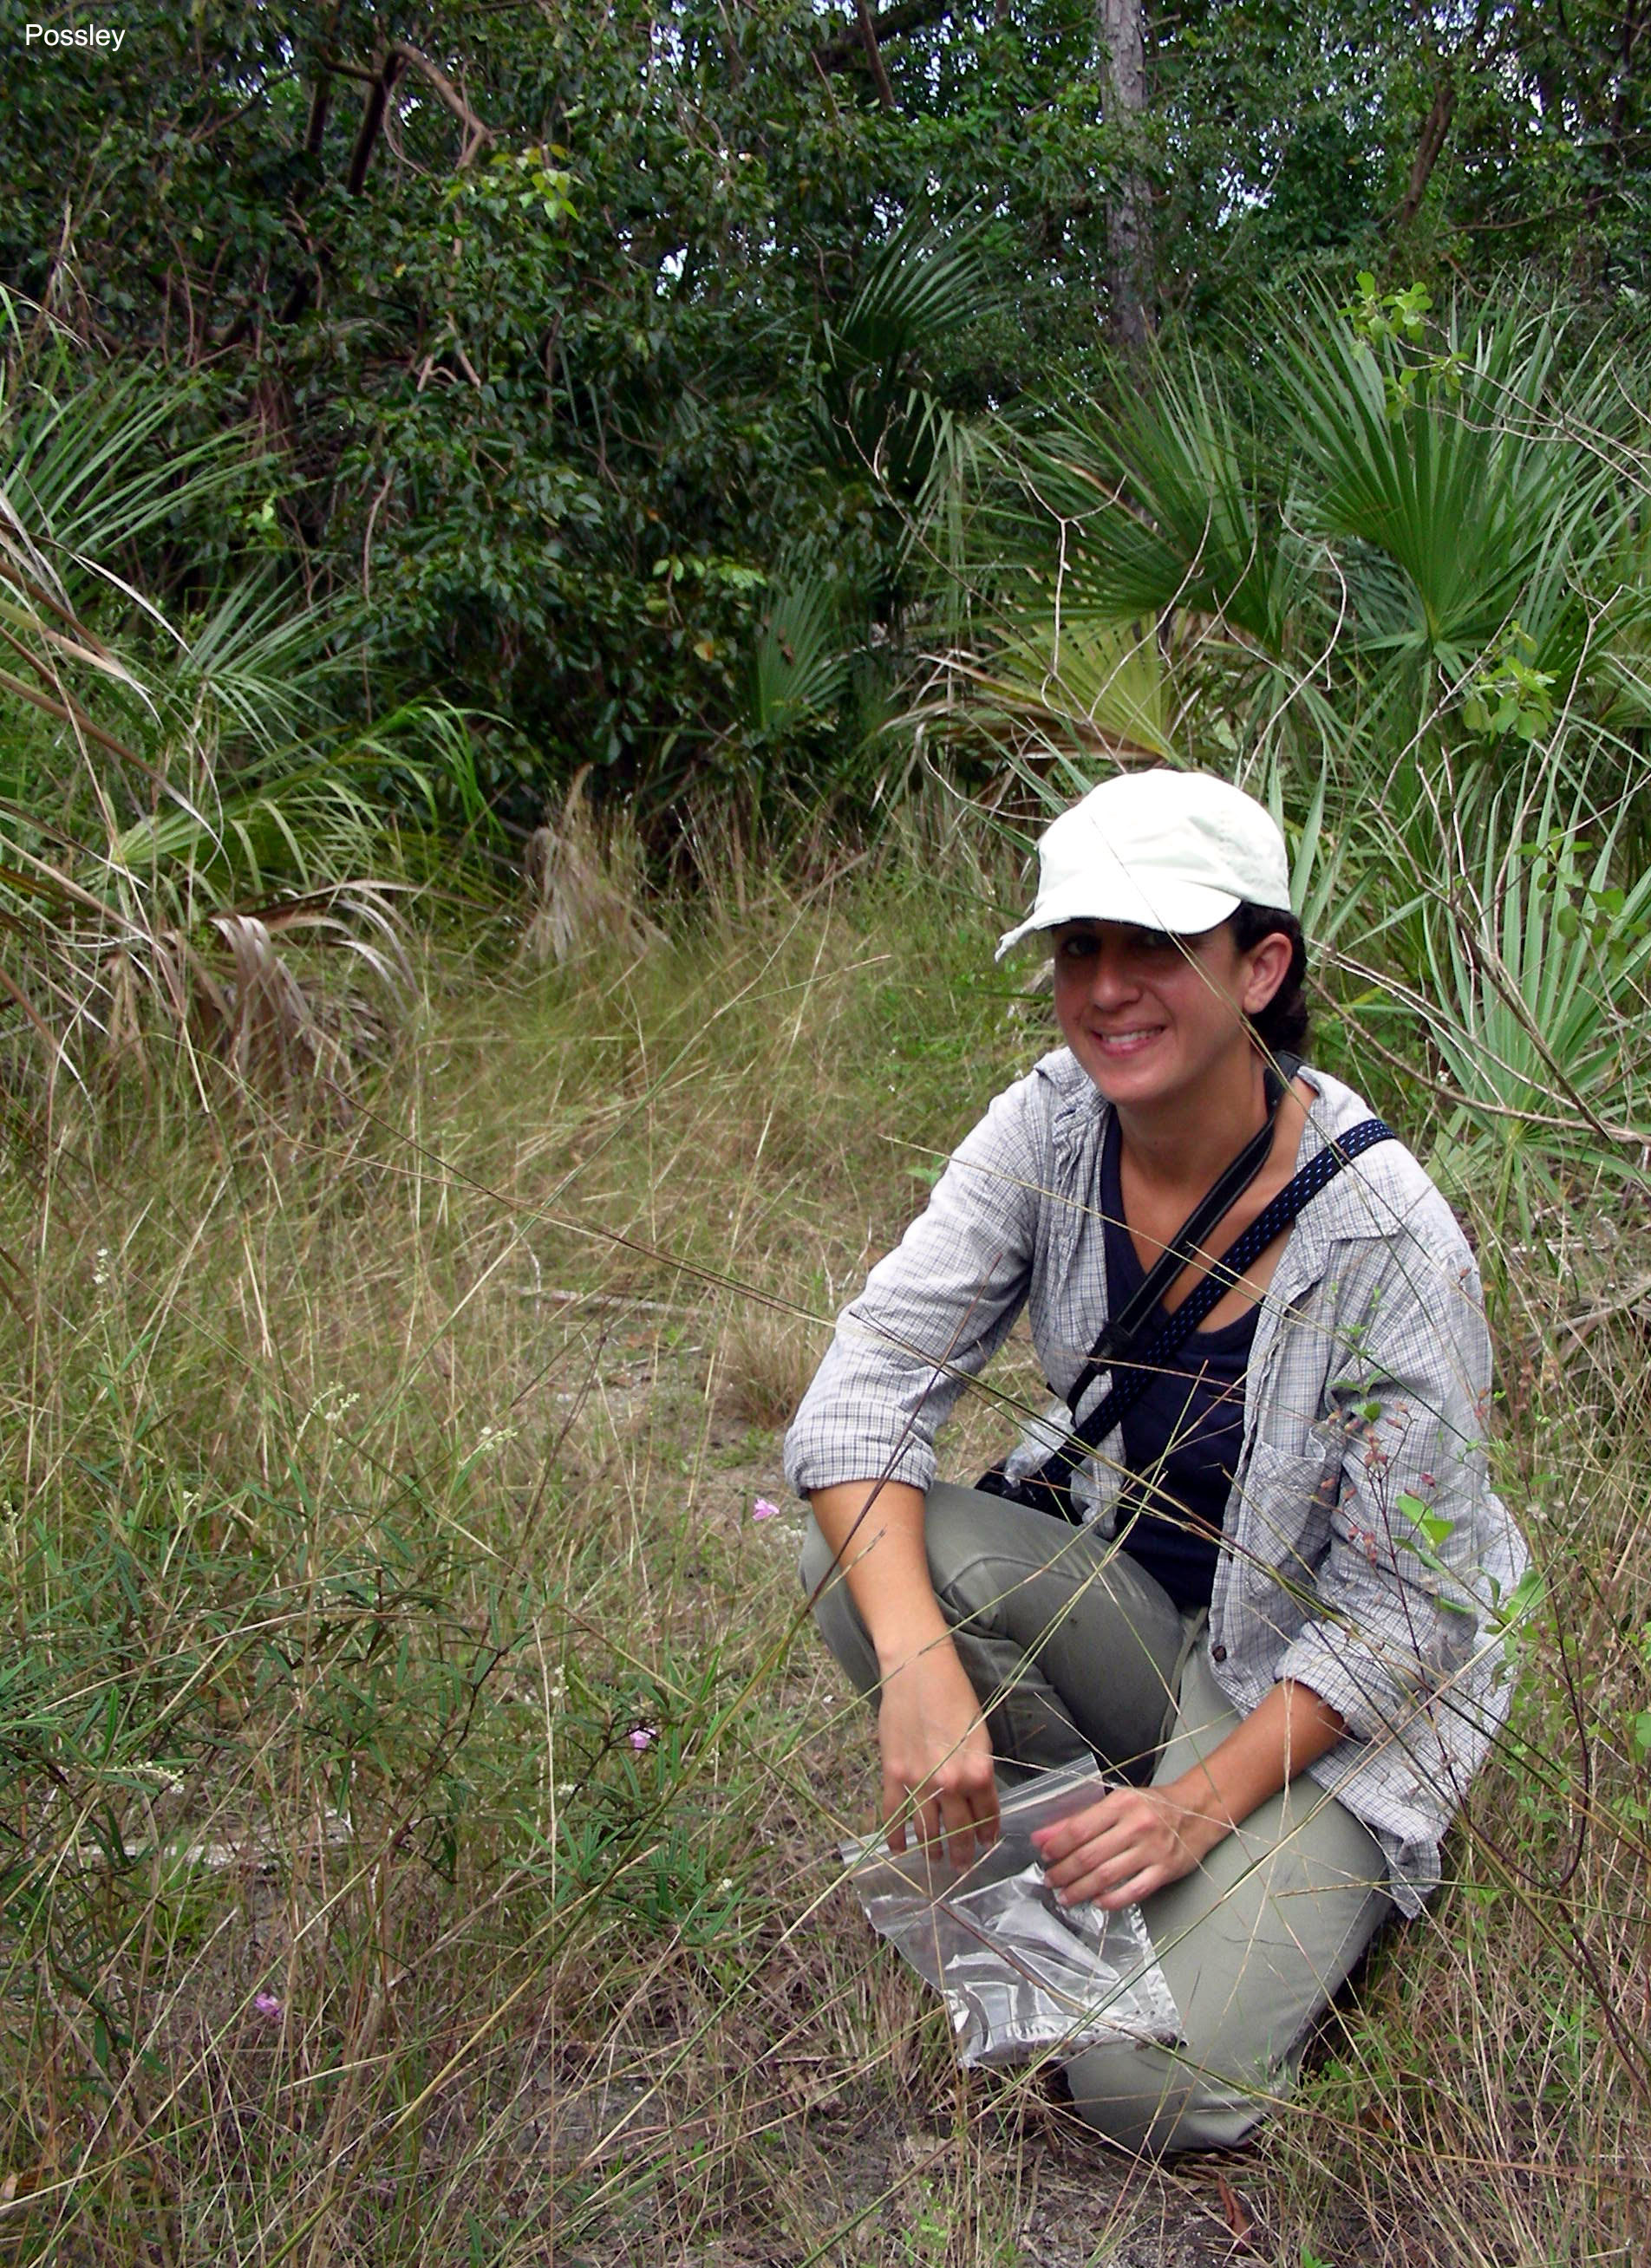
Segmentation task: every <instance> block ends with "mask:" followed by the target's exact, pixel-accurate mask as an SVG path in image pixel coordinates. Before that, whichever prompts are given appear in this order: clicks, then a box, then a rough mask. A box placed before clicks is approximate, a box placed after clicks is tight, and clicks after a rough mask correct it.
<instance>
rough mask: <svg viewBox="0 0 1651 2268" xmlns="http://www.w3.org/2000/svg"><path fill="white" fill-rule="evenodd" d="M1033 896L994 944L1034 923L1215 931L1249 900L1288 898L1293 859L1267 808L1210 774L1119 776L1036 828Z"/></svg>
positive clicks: (1271, 902) (1004, 946) (1015, 940)
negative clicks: (1014, 924) (1117, 924)
mask: <svg viewBox="0 0 1651 2268" xmlns="http://www.w3.org/2000/svg"><path fill="white" fill-rule="evenodd" d="M1037 867H1038V874H1037V899H1036V903H1035V904H1034V906H1033V908H1032V910H1031V912H1030V913H1029V914H1028V916H1027V917H1026V919H1025V920H1024V921H1023V922H1021V924H1020V925H1019V926H1018V927H1017V928H1015V929H1012V930H1011V931H1010V932H1008V934H1007V936H1006V937H1005V938H1003V939H1001V940H1000V942H999V946H998V955H997V957H998V959H999V961H1001V960H1002V958H1003V956H1004V954H1006V953H1007V951H1008V950H1009V947H1010V946H1012V945H1018V944H1019V943H1020V941H1021V939H1022V938H1023V937H1029V936H1030V935H1031V933H1032V932H1033V931H1034V930H1043V929H1058V927H1059V926H1060V924H1062V923H1063V922H1073V921H1105V922H1127V923H1129V924H1131V926H1132V927H1134V928H1138V929H1156V930H1168V931H1169V932H1171V934H1172V935H1175V936H1176V937H1188V936H1196V935H1197V934H1198V932H1200V931H1202V930H1206V929H1214V928H1215V927H1217V925H1218V924H1220V923H1221V922H1224V921H1225V920H1226V919H1227V916H1228V915H1229V914H1230V913H1231V912H1233V910H1234V909H1235V907H1237V906H1239V905H1241V904H1243V903H1246V902H1248V903H1249V904H1250V905H1257V906H1275V907H1277V908H1278V909H1279V910H1280V911H1283V912H1287V911H1288V910H1289V906H1290V860H1289V854H1288V852H1287V851H1286V849H1285V843H1284V837H1283V836H1282V835H1281V834H1280V833H1279V829H1278V828H1277V827H1276V826H1275V825H1274V823H1273V821H1272V818H1271V814H1270V813H1269V812H1267V811H1266V810H1265V809H1264V807H1263V806H1262V805H1260V804H1258V803H1257V801H1256V799H1255V798H1254V797H1253V796H1249V795H1246V794H1245V793H1244V792H1243V790H1242V788H1236V787H1233V786H1230V785H1229V784H1228V783H1227V781H1226V780H1223V779H1217V778H1215V777H1213V775H1212V774H1211V773H1209V772H1177V771H1170V770H1167V769H1165V768H1163V767H1161V766H1160V767H1158V768H1156V769H1154V770H1152V771H1146V772H1124V773H1120V774H1119V775H1118V777H1117V778H1116V779H1109V780H1103V781H1102V784H1101V785H1100V786H1099V787H1095V788H1091V789H1090V791H1089V792H1088V794H1087V796H1085V797H1084V799H1083V800H1082V802H1081V803H1075V804H1073V805H1072V808H1071V810H1070V811H1063V812H1062V813H1061V814H1060V817H1059V818H1058V819H1057V820H1055V821H1052V822H1051V823H1050V825H1049V826H1048V827H1047V828H1044V830H1043V835H1042V836H1041V837H1040V838H1039V841H1038V846H1037Z"/></svg>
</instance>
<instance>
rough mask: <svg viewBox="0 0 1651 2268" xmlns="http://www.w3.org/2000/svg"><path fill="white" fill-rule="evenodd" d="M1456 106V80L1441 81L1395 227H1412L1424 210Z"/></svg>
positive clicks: (1417, 145) (1418, 147) (1449, 77)
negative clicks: (1422, 206) (1425, 200)
mask: <svg viewBox="0 0 1651 2268" xmlns="http://www.w3.org/2000/svg"><path fill="white" fill-rule="evenodd" d="M1455 113H1456V79H1455V77H1452V76H1447V77H1444V78H1441V80H1440V82H1439V85H1438V87H1437V88H1436V89H1435V91H1434V99H1433V107H1432V108H1431V109H1430V110H1429V111H1428V113H1427V116H1426V119H1425V121H1424V122H1423V124H1422V137H1421V140H1420V141H1419V143H1418V144H1416V156H1415V158H1414V159H1413V160H1412V161H1411V178H1410V182H1409V185H1408V187H1407V188H1406V189H1405V191H1404V202H1403V203H1401V205H1400V206H1399V209H1398V211H1397V215H1396V216H1395V222H1394V225H1395V226H1396V227H1398V228H1408V227H1409V225H1410V224H1411V221H1413V220H1414V219H1415V217H1416V215H1417V213H1418V211H1419V210H1420V207H1421V202H1422V199H1423V198H1424V197H1425V196H1426V194H1427V184H1428V182H1429V181H1430V180H1432V179H1433V172H1434V166H1436V165H1437V164H1438V162H1439V152H1440V151H1441V150H1442V149H1443V148H1444V146H1445V136H1446V135H1447V134H1448V133H1449V131H1450V121H1451V119H1452V117H1453V116H1454V115H1455Z"/></svg>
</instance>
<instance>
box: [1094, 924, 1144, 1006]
mask: <svg viewBox="0 0 1651 2268" xmlns="http://www.w3.org/2000/svg"><path fill="white" fill-rule="evenodd" d="M1139 989H1140V988H1139V984H1138V983H1137V981H1136V977H1135V972H1134V969H1133V968H1132V966H1131V961H1130V956H1129V954H1128V953H1127V952H1126V951H1125V950H1124V948H1123V947H1121V946H1118V945H1117V944H1115V943H1113V942H1112V941H1110V940H1108V941H1107V942H1106V943H1104V944H1102V946H1100V947H1099V949H1098V950H1097V952H1096V954H1095V959H1094V960H1093V961H1092V962H1091V963H1090V968H1089V998H1090V999H1091V1001H1092V1002H1094V1003H1095V1005H1097V1006H1102V1007H1104V1006H1109V1005H1112V1004H1113V1003H1115V1002H1117V1001H1119V1000H1128V999H1130V998H1132V997H1133V996H1134V994H1135V993H1136V992H1137V991H1139Z"/></svg>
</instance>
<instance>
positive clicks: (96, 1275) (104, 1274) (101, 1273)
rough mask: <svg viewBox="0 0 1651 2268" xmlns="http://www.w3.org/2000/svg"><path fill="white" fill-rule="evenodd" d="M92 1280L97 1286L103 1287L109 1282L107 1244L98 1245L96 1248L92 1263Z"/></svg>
mask: <svg viewBox="0 0 1651 2268" xmlns="http://www.w3.org/2000/svg"><path fill="white" fill-rule="evenodd" d="M108 1280H109V1248H108V1246H107V1244H100V1245H99V1247H98V1249H97V1256H96V1257H95V1259H94V1260H93V1262H92V1282H93V1283H94V1284H96V1285H105V1284H107V1282H108Z"/></svg>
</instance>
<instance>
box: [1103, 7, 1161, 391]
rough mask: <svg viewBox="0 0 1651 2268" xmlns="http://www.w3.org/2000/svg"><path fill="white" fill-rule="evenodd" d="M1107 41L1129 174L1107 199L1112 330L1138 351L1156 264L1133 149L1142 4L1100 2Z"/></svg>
mask: <svg viewBox="0 0 1651 2268" xmlns="http://www.w3.org/2000/svg"><path fill="white" fill-rule="evenodd" d="M1096 6H1097V11H1098V14H1099V18H1100V25H1101V37H1102V40H1104V41H1105V43H1106V74H1107V77H1106V90H1107V91H1106V115H1107V118H1108V121H1109V122H1110V123H1112V124H1115V125H1117V127H1118V128H1120V129H1121V130H1122V133H1123V135H1124V142H1125V158H1124V171H1123V173H1121V174H1120V176H1119V178H1118V180H1117V184H1116V186H1115V188H1113V191H1112V194H1111V195H1110V196H1109V198H1108V200H1107V300H1108V314H1109V328H1110V329H1111V332H1112V335H1113V336H1114V338H1116V339H1117V341H1118V342H1120V344H1122V345H1124V346H1126V347H1139V346H1142V345H1144V344H1145V343H1146V340H1147V339H1148V338H1149V337H1150V336H1151V335H1152V319H1151V316H1150V315H1149V313H1148V311H1147V282H1148V275H1149V271H1150V269H1151V266H1152V214H1151V206H1150V203H1149V201H1148V194H1147V188H1146V176H1145V175H1144V174H1143V173H1140V172H1139V169H1138V166H1137V165H1136V162H1135V156H1134V152H1133V150H1132V149H1131V146H1130V145H1131V143H1132V140H1133V137H1134V135H1135V133H1136V131H1137V130H1138V129H1139V123H1140V119H1141V114H1142V113H1143V112H1144V111H1145V110H1146V18H1145V10H1144V8H1143V5H1142V0H1096Z"/></svg>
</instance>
